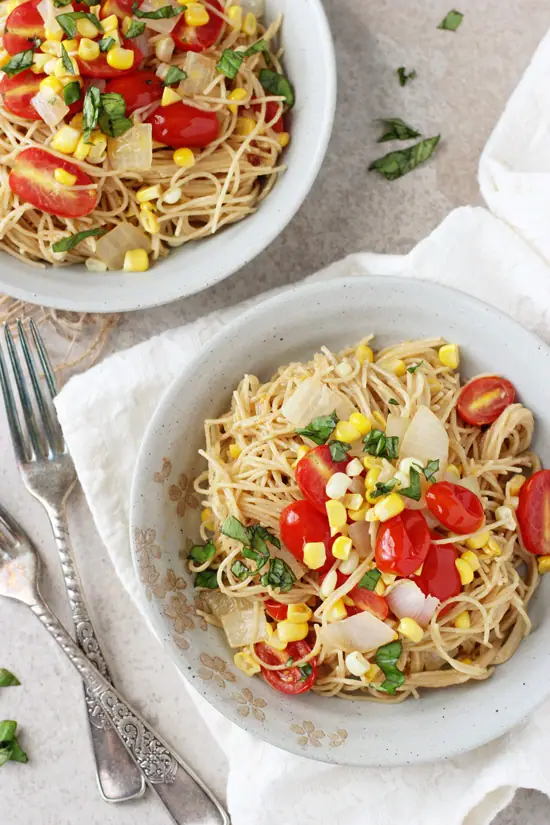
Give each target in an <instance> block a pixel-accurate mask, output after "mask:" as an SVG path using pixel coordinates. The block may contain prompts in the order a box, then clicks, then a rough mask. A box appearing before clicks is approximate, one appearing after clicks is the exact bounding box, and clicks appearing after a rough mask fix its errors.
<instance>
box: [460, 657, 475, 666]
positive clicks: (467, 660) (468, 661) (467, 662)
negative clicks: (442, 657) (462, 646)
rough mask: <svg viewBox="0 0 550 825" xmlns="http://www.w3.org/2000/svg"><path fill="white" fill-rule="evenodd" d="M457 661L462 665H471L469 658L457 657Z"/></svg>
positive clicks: (471, 660) (471, 661)
mask: <svg viewBox="0 0 550 825" xmlns="http://www.w3.org/2000/svg"><path fill="white" fill-rule="evenodd" d="M458 661H459V662H462V664H463V665H473V663H474V661H473V659H470V657H469V656H459V657H458Z"/></svg>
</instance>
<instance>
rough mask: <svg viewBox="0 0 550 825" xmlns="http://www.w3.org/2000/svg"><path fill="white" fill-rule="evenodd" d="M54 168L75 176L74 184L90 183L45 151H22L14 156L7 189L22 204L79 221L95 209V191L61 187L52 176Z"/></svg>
mask: <svg viewBox="0 0 550 825" xmlns="http://www.w3.org/2000/svg"><path fill="white" fill-rule="evenodd" d="M56 169H65V171H66V172H69V173H70V174H71V175H74V176H75V177H76V185H78V186H85V185H87V184H91V183H92V180H91V178H89V177H88V175H87V174H86V173H85V172H83V171H82V169H80V167H79V166H75V165H74V164H73V163H70V162H69V161H68V160H65V159H63V160H62V159H61V158H57V157H55V155H51V154H50V153H49V152H46V150H45V149H38V148H34V147H31V148H30V149H23V151H22V152H20V153H19V154H18V156H17V159H16V161H15V166H14V167H13V169H12V171H11V172H10V176H9V178H8V183H9V185H10V189H11V190H12V192H14V193H15V194H16V195H18V196H19V197H20V198H21V200H22V201H26V202H27V203H30V204H32V205H33V206H34V207H36V209H40V210H41V211H42V212H48V214H50V215H59V216H60V217H62V218H82V217H83V216H84V215H88V214H89V213H90V212H91V211H92V209H94V208H95V205H96V202H97V192H96V190H95V189H74V190H73V189H70V188H67V187H65V188H63V187H62V186H61V185H60V184H59V183H57V181H56V180H55V177H54V172H55V170H56Z"/></svg>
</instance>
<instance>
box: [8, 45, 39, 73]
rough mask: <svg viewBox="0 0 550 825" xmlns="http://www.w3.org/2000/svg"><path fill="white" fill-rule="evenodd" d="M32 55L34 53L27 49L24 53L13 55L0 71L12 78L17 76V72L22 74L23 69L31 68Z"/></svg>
mask: <svg viewBox="0 0 550 825" xmlns="http://www.w3.org/2000/svg"><path fill="white" fill-rule="evenodd" d="M33 55H34V52H33V50H32V49H27V50H26V51H24V52H18V53H17V54H14V56H13V57H12V58H11V60H9V61H8V63H6V65H5V66H2V71H3V72H5V73H6V74H7V75H8V77H13V76H14V75H16V74H19V72H24V71H25V69H28V68H29V66H32V60H33Z"/></svg>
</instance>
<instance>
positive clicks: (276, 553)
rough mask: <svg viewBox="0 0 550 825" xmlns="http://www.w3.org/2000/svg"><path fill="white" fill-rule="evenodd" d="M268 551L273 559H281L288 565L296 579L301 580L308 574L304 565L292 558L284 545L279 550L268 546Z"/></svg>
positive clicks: (271, 545)
mask: <svg viewBox="0 0 550 825" xmlns="http://www.w3.org/2000/svg"><path fill="white" fill-rule="evenodd" d="M269 550H270V552H271V555H272V556H273V557H275V558H278V559H281V560H282V561H284V562H285V563H286V564H288V566H289V567H290V569H291V570H292V572H293V573H294V575H295V576H296V578H297V579H301V578H302V576H304V575H305V574H306V573H308V572H309V571H308V569H307V567H305V565H303V564H302V563H301V562H299V561H298V559H295V558H294V556H293V555H292V553H291V552H290V550H287V549H286V547H285V546H284V544H281V547H280V548H279V547H275V546H274V545H273V544H270V546H269Z"/></svg>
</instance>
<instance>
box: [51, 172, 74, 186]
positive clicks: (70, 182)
mask: <svg viewBox="0 0 550 825" xmlns="http://www.w3.org/2000/svg"><path fill="white" fill-rule="evenodd" d="M53 176H54V178H55V179H56V181H57V182H58V183H62V184H63V185H64V186H74V185H75V183H76V175H71V173H70V172H67V170H66V169H62V168H61V167H58V168H57V169H56V170H55V171H54V173H53Z"/></svg>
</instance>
